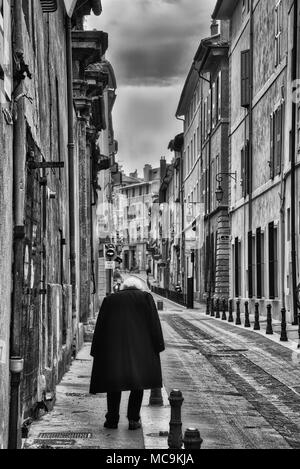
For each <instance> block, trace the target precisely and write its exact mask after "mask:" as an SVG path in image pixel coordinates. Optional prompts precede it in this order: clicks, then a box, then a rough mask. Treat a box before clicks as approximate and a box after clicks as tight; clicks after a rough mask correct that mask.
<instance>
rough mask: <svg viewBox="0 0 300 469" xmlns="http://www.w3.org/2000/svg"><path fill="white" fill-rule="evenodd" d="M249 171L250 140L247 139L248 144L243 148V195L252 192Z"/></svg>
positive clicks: (245, 195)
mask: <svg viewBox="0 0 300 469" xmlns="http://www.w3.org/2000/svg"><path fill="white" fill-rule="evenodd" d="M249 173H250V165H249V141H247V143H246V145H245V146H244V147H243V148H242V150H241V180H242V191H243V197H247V195H248V194H249V192H250V187H249Z"/></svg>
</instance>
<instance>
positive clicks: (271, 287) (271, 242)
mask: <svg viewBox="0 0 300 469" xmlns="http://www.w3.org/2000/svg"><path fill="white" fill-rule="evenodd" d="M274 263H275V258H274V223H269V296H270V299H274V298H275V275H274V274H275V269H274V267H275V266H274Z"/></svg>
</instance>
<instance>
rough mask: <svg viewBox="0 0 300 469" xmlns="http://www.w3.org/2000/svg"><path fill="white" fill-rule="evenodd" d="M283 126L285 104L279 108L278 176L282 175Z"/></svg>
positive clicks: (277, 137)
mask: <svg viewBox="0 0 300 469" xmlns="http://www.w3.org/2000/svg"><path fill="white" fill-rule="evenodd" d="M283 124H284V104H282V105H281V106H280V107H279V108H278V113H277V135H276V145H277V152H276V156H277V159H276V174H280V173H281V160H282V143H283V142H282V139H283Z"/></svg>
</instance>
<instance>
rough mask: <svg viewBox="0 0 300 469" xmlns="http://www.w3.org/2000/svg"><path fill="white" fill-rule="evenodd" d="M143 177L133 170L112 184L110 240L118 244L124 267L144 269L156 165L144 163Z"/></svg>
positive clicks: (157, 176) (157, 180)
mask: <svg viewBox="0 0 300 469" xmlns="http://www.w3.org/2000/svg"><path fill="white" fill-rule="evenodd" d="M143 176H144V177H143V178H138V174H137V171H135V172H134V173H131V174H130V175H129V176H127V175H125V174H124V173H123V174H122V178H121V183H120V184H116V185H115V186H114V214H115V215H114V220H115V223H114V226H115V227H117V232H116V233H115V238H114V242H115V243H116V244H117V245H118V246H121V249H120V254H121V257H122V259H123V263H122V268H123V269H125V270H128V271H130V270H143V271H144V270H146V268H147V266H148V265H149V257H148V255H147V249H148V244H149V237H151V210H152V204H153V202H154V200H155V197H158V192H159V184H160V168H152V166H151V165H150V164H146V165H145V166H144V174H143Z"/></svg>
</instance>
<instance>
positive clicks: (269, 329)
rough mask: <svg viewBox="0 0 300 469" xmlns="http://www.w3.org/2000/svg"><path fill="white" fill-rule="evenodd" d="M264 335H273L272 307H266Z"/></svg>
mask: <svg viewBox="0 0 300 469" xmlns="http://www.w3.org/2000/svg"><path fill="white" fill-rule="evenodd" d="M266 334H268V335H272V334H273V327H272V305H268V306H267V329H266Z"/></svg>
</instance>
